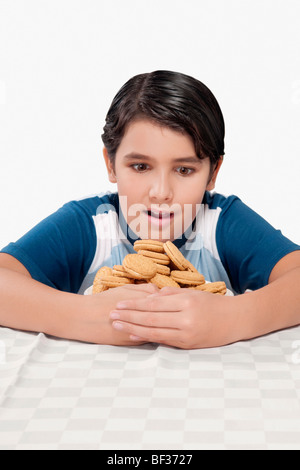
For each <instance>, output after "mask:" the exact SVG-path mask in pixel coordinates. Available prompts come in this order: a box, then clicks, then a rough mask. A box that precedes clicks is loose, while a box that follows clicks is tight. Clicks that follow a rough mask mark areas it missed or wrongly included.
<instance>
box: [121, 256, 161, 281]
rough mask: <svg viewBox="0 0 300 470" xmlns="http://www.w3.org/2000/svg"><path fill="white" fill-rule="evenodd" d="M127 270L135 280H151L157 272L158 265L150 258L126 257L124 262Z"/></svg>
mask: <svg viewBox="0 0 300 470" xmlns="http://www.w3.org/2000/svg"><path fill="white" fill-rule="evenodd" d="M123 266H124V268H125V270H126V271H127V272H128V273H129V274H130V275H131V276H132V277H133V278H134V279H145V280H146V279H147V280H148V279H151V278H152V277H154V276H155V274H156V272H157V268H156V264H155V263H154V262H153V261H151V260H150V259H149V258H146V257H145V256H142V255H138V254H136V255H135V254H129V255H126V256H125V258H124V260H123Z"/></svg>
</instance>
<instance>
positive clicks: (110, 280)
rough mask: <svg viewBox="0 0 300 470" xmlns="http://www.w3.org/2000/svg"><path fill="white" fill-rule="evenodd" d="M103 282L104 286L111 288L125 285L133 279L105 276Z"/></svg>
mask: <svg viewBox="0 0 300 470" xmlns="http://www.w3.org/2000/svg"><path fill="white" fill-rule="evenodd" d="M101 283H102V284H103V286H106V287H108V288H109V289H110V288H112V287H120V286H125V285H127V284H132V283H133V280H132V279H128V278H127V277H121V276H114V275H112V276H103V278H102V280H101Z"/></svg>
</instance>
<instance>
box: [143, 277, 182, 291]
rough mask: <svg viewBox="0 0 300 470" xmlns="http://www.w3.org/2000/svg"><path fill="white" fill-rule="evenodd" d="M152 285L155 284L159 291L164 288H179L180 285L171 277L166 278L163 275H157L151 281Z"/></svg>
mask: <svg viewBox="0 0 300 470" xmlns="http://www.w3.org/2000/svg"><path fill="white" fill-rule="evenodd" d="M149 282H151V284H155V285H156V286H157V287H159V289H162V288H163V287H179V288H180V285H179V284H177V282H176V281H174V280H173V279H172V278H171V277H169V276H164V275H163V274H156V275H155V276H154V277H153V278H152V279H150V281H149Z"/></svg>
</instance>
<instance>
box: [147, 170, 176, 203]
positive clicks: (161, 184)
mask: <svg viewBox="0 0 300 470" xmlns="http://www.w3.org/2000/svg"><path fill="white" fill-rule="evenodd" d="M149 197H150V199H151V201H153V202H155V203H156V204H162V203H168V202H171V201H172V199H173V190H172V187H171V184H170V181H169V179H168V178H167V177H166V176H165V175H160V176H158V177H157V178H155V179H154V181H153V183H152V185H151V188H150V191H149Z"/></svg>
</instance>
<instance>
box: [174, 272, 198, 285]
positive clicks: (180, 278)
mask: <svg viewBox="0 0 300 470" xmlns="http://www.w3.org/2000/svg"><path fill="white" fill-rule="evenodd" d="M171 278H172V279H174V281H176V282H178V284H184V285H187V286H198V285H201V284H204V283H205V278H204V276H203V275H202V274H200V273H195V272H191V271H171Z"/></svg>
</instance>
